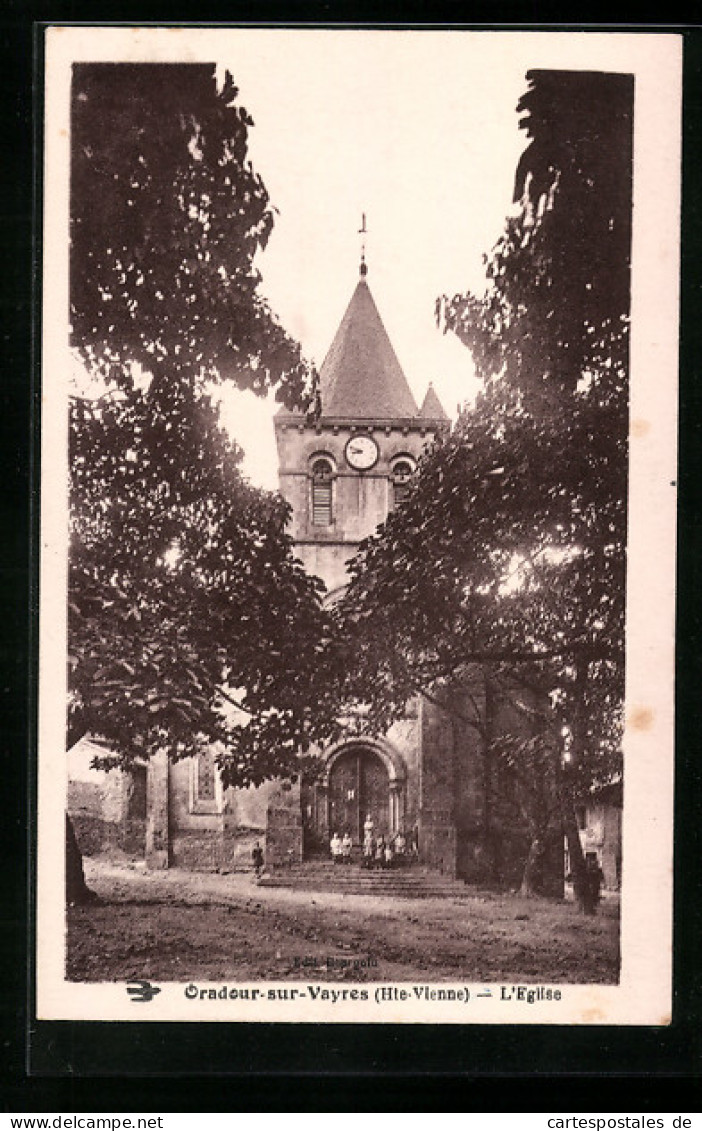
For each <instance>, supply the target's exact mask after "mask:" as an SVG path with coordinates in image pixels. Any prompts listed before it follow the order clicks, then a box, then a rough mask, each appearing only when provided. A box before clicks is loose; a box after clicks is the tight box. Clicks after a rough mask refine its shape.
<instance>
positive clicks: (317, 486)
mask: <svg viewBox="0 0 702 1131" xmlns="http://www.w3.org/2000/svg"><path fill="white" fill-rule="evenodd" d="M332 476H333V468H332V466H331V464H330V462H329V461H328V460H326V459H316V460H315V461H314V463H313V464H312V523H313V525H314V526H331V523H332V519H333V511H332Z"/></svg>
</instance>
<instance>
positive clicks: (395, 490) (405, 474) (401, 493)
mask: <svg viewBox="0 0 702 1131" xmlns="http://www.w3.org/2000/svg"><path fill="white" fill-rule="evenodd" d="M413 475H414V467H413V465H412V463H411V462H410V460H409V459H398V460H397V461H396V462H395V463H394V464H393V466H392V495H393V504H394V506H396V507H399V506H400V504H401V503H404V501H405V499H406V498H407V496H408V495H409V492H410V484H411V482H412V476H413Z"/></svg>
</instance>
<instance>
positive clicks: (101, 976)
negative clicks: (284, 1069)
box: [67, 859, 619, 983]
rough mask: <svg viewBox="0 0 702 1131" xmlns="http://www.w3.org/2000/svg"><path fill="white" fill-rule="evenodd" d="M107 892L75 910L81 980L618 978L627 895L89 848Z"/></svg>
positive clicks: (73, 975) (72, 947)
mask: <svg viewBox="0 0 702 1131" xmlns="http://www.w3.org/2000/svg"><path fill="white" fill-rule="evenodd" d="M86 875H87V879H88V882H89V884H90V886H91V887H92V888H93V890H94V891H95V892H96V893H97V894H98V896H99V897H100V900H101V902H100V903H97V904H94V905H87V906H85V907H72V908H70V909H69V912H68V967H67V968H68V977H69V978H70V979H73V980H75V981H126V980H128V979H130V978H152V979H158V980H161V981H184V980H189V979H192V980H197V981H217V980H220V979H228V980H248V979H252V978H256V979H258V978H260V979H263V978H266V979H288V980H300V979H303V978H306V977H309V976H311V975H312V974H314V976H315V979H316V980H324V979H329V980H333V981H342V980H350V981H378V980H383V981H416V980H417V979H421V978H427V979H430V980H432V981H440V980H442V979H455V978H457V977H458V976H460V977H461V978H462V979H464V980H467V981H471V982H477V981H491V982H496V981H499V982H508V981H509V982H513V981H515V980H519V981H527V982H605V983H606V982H615V981H616V979H617V971H618V938H619V921H618V908H617V906H616V903H615V902H613V901H612V902H607V903H605V904H604V905H603V906H602V907H601V908H600V914H599V915H598V916H597V917H596V918H594V919H591V918H588V917H584V916H582V915H581V914H580V913H579V912H578V911H577V909H576V908H575V907H574V906H573V905H572V904H568V903H554V902H552V901H548V900H543V899H531V900H524V899H521V898H519V897H517V896H502V895H500V896H496V895H493V894H492V893H482V892H481V893H478V892H475V894H472V895H470V896H469V897H468V898H462V899H460V900H453V899H441V900H439V899H421V900H408V899H394V898H393V899H388V898H386V897H382V898H379V897H374V896H359V895H342V894H332V893H327V892H324V893H322V892H319V893H316V892H309V891H291V890H288V889H285V888H263V887H258V886H257V884H256V883H255V881H254V879H253V877H252V876H249V875H240V874H235V875H228V876H220V875H216V874H212V873H206V874H199V873H192V872H182V871H179V870H176V869H173V870H170V871H167V872H151V873H147V872H144V871H143V870H140V869H138V868H135V867H129V866H120V865H114V864H106V863H104V862H102V861H98V860H94V859H93V860H87V861H86Z"/></svg>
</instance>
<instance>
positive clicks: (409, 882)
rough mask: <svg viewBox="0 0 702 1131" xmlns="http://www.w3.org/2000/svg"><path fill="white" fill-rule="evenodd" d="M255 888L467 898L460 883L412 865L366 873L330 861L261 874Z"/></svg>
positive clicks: (408, 897) (464, 887) (467, 892)
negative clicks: (257, 886)
mask: <svg viewBox="0 0 702 1131" xmlns="http://www.w3.org/2000/svg"><path fill="white" fill-rule="evenodd" d="M259 886H260V887H283V888H293V889H295V890H296V891H326V892H337V893H339V894H342V895H374V896H381V897H382V896H393V897H395V898H400V899H447V898H448V899H456V898H460V897H463V898H466V897H467V896H468V895H469V894H470V889H469V888H468V887H467V886H466V884H464V883H463V881H462V880H453V879H451V878H450V877H448V876H442V875H440V874H439V873H438V872H430V871H428V870H425V869H423V868H421V867H420V866H418V865H416V864H413V865H407V866H405V867H398V868H388V869H387V870H385V869H373V870H368V869H366V868H363V867H361V866H360V865H359V864H355V863H351V864H334V863H332V861H330V860H311V861H309V862H308V863H305V864H294V865H291V866H290V867H286V868H277V869H276V870H275V871H273V872H270V873H266V874H264V875H263V876H262V877H261V879H260V880H259Z"/></svg>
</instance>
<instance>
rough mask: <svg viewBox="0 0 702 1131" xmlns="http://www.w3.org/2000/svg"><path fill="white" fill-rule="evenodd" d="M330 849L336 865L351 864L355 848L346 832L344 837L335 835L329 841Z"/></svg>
mask: <svg viewBox="0 0 702 1131" xmlns="http://www.w3.org/2000/svg"><path fill="white" fill-rule="evenodd" d="M329 848H330V851H331V858H332V860H333V861H334V863H335V864H350V863H351V849H352V848H353V841H352V840H351V837H350V836H349V834H348V833H347V832H346V833H344V835H343V836H339V834H338V833H334V835H333V836H332V838H331V840H330V841H329Z"/></svg>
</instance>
